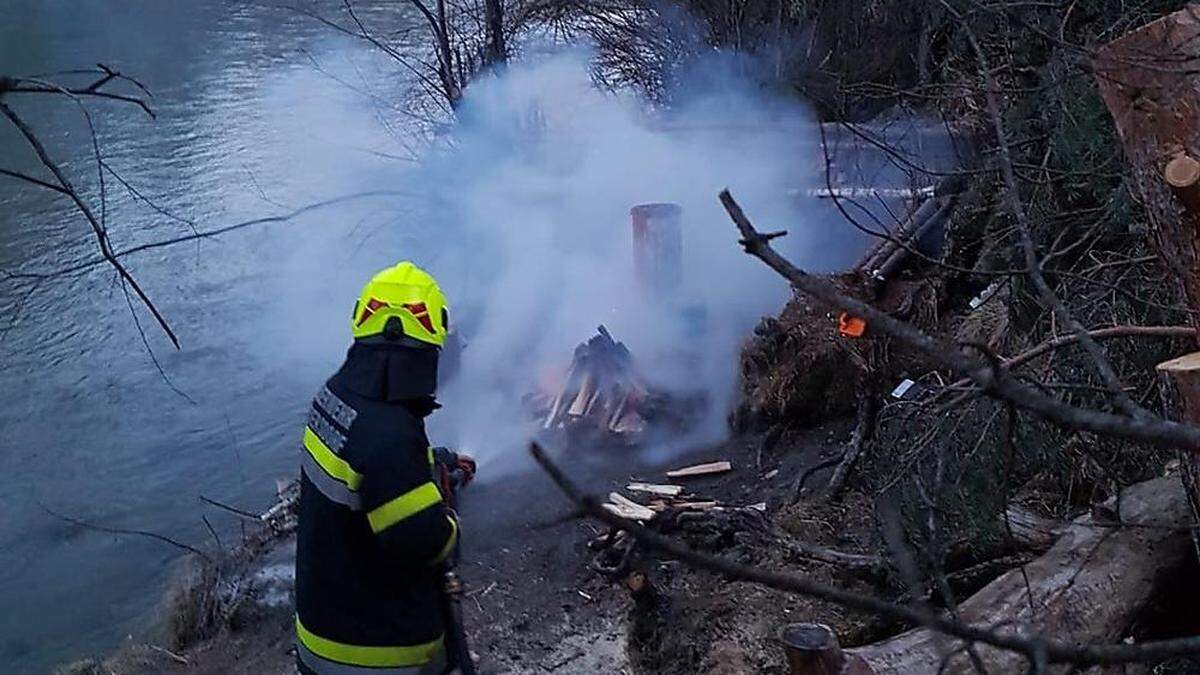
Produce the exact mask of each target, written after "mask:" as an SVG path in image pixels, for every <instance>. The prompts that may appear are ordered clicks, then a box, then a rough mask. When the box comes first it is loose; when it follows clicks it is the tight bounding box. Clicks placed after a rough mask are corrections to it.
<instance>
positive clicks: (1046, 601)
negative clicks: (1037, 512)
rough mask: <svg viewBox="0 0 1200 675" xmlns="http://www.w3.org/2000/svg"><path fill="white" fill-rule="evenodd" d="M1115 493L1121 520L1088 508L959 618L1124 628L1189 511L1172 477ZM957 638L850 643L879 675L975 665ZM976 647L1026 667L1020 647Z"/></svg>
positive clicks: (1015, 626) (1179, 539)
mask: <svg viewBox="0 0 1200 675" xmlns="http://www.w3.org/2000/svg"><path fill="white" fill-rule="evenodd" d="M1119 497H1120V501H1119V503H1117V502H1116V501H1114V503H1113V510H1114V511H1115V512H1117V513H1119V514H1120V523H1121V524H1114V523H1109V522H1096V521H1094V520H1093V517H1092V516H1091V515H1085V516H1082V517H1080V518H1078V519H1076V520H1075V521H1074V522H1073V523H1072V524H1071V525H1069V526H1068V527H1067V528H1066V531H1065V532H1064V533H1063V535H1062V537H1060V538H1059V540H1058V541H1057V542H1056V543H1055V545H1054V546H1053V547H1052V548H1051V549H1050V550H1049V551H1048V552H1047V553H1046V554H1045V555H1043V556H1042V557H1040V558H1038V559H1037V560H1034V561H1033V562H1031V563H1029V564H1028V565H1025V566H1024V567H1023V568H1018V569H1014V570H1010V571H1009V572H1007V573H1005V574H1004V575H1002V576H1001V577H1000V578H998V579H996V580H995V581H993V582H992V583H990V584H988V585H987V586H985V587H984V588H983V589H982V590H981V591H979V592H978V593H976V594H975V595H973V596H971V597H970V598H969V599H967V600H966V601H964V602H962V603H961V604H960V605H959V607H958V614H959V617H960V618H961V620H962V621H963V622H965V623H968V624H972V625H976V626H997V628H996V629H995V630H996V631H997V632H999V633H1002V634H1009V635H1019V636H1030V635H1033V634H1041V635H1045V636H1053V637H1054V638H1055V639H1056V640H1059V641H1066V642H1076V641H1077V642H1081V643H1082V642H1085V643H1097V642H1099V643H1103V642H1117V641H1118V640H1120V639H1121V638H1122V637H1124V635H1125V633H1126V631H1127V630H1128V629H1129V627H1130V626H1131V624H1132V623H1133V622H1134V620H1135V619H1136V618H1137V617H1138V615H1139V613H1140V612H1141V610H1142V609H1143V608H1144V607H1145V606H1146V605H1147V603H1149V602H1150V600H1151V599H1152V598H1153V597H1154V596H1155V594H1156V592H1158V591H1161V590H1164V589H1162V588H1160V587H1159V586H1160V583H1161V582H1162V581H1163V579H1164V578H1165V577H1166V576H1168V574H1169V573H1170V572H1171V571H1172V570H1176V569H1178V567H1179V566H1180V565H1182V564H1184V563H1185V562H1186V560H1187V556H1188V555H1190V553H1191V546H1190V537H1189V536H1188V532H1187V527H1188V525H1189V524H1190V522H1191V520H1190V517H1191V516H1190V511H1189V507H1188V502H1187V499H1186V497H1185V495H1184V491H1183V488H1182V486H1181V484H1180V481H1179V478H1178V477H1177V476H1169V477H1165V478H1156V479H1154V480H1150V481H1146V482H1144V483H1139V484H1137V485H1135V486H1133V487H1130V488H1128V489H1126V490H1125V491H1123V492H1122V493H1121V494H1120V495H1119ZM1114 500H1115V498H1114ZM962 647H963V645H962V643H961V642H958V641H954V640H950V639H948V638H946V637H945V636H944V635H939V634H937V633H935V632H933V631H931V630H928V629H925V628H920V629H915V630H910V631H908V632H906V633H902V634H900V635H897V636H896V637H893V638H890V639H888V640H884V641H882V642H878V643H875V644H873V645H868V646H866V647H861V648H859V649H855V650H849V651H851V652H852V653H853V654H855V655H857V656H859V657H861V658H862V659H863V660H864V661H865V662H866V663H867V664H868V665H869V666H870V667H871V669H872V672H874V673H875V675H892V674H895V675H900V674H901V673H904V674H911V675H920V674H923V673H927V674H929V675H933V674H934V673H971V672H974V668H973V667H972V665H971V662H970V660H969V658H968V657H967V656H966V655H965V654H964V653H963V650H962ZM956 650H957V652H956ZM975 650H976V652H977V653H978V654H979V655H980V657H981V658H982V660H983V662H984V664H985V665H986V666H987V667H988V669H989V671H990V672H995V673H1014V672H1024V670H1025V669H1026V668H1027V665H1028V664H1027V663H1026V661H1025V656H1024V655H1022V654H1019V653H1017V652H1012V651H1004V650H1000V649H996V648H994V647H991V646H988V645H983V644H976V645H975ZM948 654H953V655H949V656H948ZM1069 671H1070V666H1068V665H1052V666H1049V667H1047V669H1046V671H1045V672H1047V673H1066V672H1069Z"/></svg>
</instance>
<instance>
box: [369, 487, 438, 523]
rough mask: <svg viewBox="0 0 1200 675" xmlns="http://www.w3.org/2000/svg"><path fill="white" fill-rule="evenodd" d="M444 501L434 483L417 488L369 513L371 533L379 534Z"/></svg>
mask: <svg viewBox="0 0 1200 675" xmlns="http://www.w3.org/2000/svg"><path fill="white" fill-rule="evenodd" d="M441 501H442V493H441V492H438V489H437V486H436V485H434V484H433V482H432V481H430V482H428V483H425V484H423V485H420V486H418V487H415V488H413V489H411V490H409V491H408V492H405V493H404V494H402V495H400V496H399V497H396V498H395V499H393V500H392V501H390V502H387V503H386V504H384V505H383V506H379V507H377V508H375V509H373V510H371V511H369V512H367V522H369V523H370V524H371V531H372V532H374V533H376V534H379V533H380V532H383V531H384V530H386V529H388V528H389V527H391V526H392V525H395V524H396V523H398V522H400V521H402V520H404V519H405V518H407V517H409V516H411V515H413V514H414V513H419V512H421V511H424V510H425V509H427V508H429V507H431V506H433V505H434V504H437V503H440V502H441Z"/></svg>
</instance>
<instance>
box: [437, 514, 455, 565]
mask: <svg viewBox="0 0 1200 675" xmlns="http://www.w3.org/2000/svg"><path fill="white" fill-rule="evenodd" d="M446 520H449V521H450V536H449V537H447V538H446V545H445V546H443V547H442V552H441V553H438V554H437V557H436V558H434V559H433V562H434V563H440V562H442V561H443V560H445V559H446V558H448V557H449V556H450V552H451V551H453V550H454V545H455V544H457V543H458V521H457V520H455V519H453V518H451V517H450V516H446Z"/></svg>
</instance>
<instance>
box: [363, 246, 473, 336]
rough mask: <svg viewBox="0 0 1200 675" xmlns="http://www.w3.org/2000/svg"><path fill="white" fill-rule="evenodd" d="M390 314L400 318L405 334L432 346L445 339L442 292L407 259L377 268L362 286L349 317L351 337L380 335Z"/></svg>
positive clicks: (434, 281)
mask: <svg viewBox="0 0 1200 675" xmlns="http://www.w3.org/2000/svg"><path fill="white" fill-rule="evenodd" d="M392 317H396V318H397V319H399V320H400V325H401V326H402V327H403V328H404V336H405V337H407V338H411V339H413V340H417V341H419V342H421V343H424V344H426V345H430V346H433V347H441V346H442V345H444V344H445V343H446V329H447V324H448V322H449V318H448V315H447V308H446V296H445V295H443V294H442V289H441V288H439V287H438V283H437V281H436V280H435V279H434V278H433V277H432V276H430V275H429V273H428V272H426V271H425V270H423V269H421V268H420V267H417V266H416V265H414V264H412V263H411V262H408V261H407V260H405V261H404V262H401V263H398V264H396V265H395V266H394V267H389V268H387V269H385V270H383V271H381V272H379V273H378V274H376V275H375V276H373V277H371V280H370V281H368V282H367V285H366V286H364V287H363V290H362V295H360V296H359V298H358V302H356V303H355V304H354V316H353V317H351V320H350V329H351V331H352V332H353V333H354V339H356V340H361V339H363V338H368V337H372V336H375V335H382V334H383V333H384V328H385V327H386V326H387V325H388V323H389V320H390V319H391V318H392ZM392 325H393V326H394V325H395V323H394V322H392ZM417 346H419V345H417Z"/></svg>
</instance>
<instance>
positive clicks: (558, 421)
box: [526, 325, 704, 446]
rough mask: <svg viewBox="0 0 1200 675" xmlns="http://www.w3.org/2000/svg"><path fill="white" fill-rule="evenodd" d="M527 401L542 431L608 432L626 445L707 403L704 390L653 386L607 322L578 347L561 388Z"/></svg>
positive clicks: (576, 437)
mask: <svg viewBox="0 0 1200 675" xmlns="http://www.w3.org/2000/svg"><path fill="white" fill-rule="evenodd" d="M526 400H527V404H528V405H529V406H530V407H532V410H533V412H534V414H535V416H536V417H538V418H539V419H541V426H542V429H544V430H547V431H560V432H565V434H568V435H569V436H570V437H571V438H572V440H580V438H590V440H595V438H596V437H605V438H606V440H616V441H618V442H620V443H623V444H628V446H634V444H637V443H638V442H640V441H641V440H642V438H643V436H644V434H646V432H647V431H648V429H649V428H650V426H652V425H653V424H664V425H668V426H683V425H685V424H686V423H688V422H689V420H691V419H694V417H695V414H696V413H697V412H698V411H701V410H702V408H703V405H704V396H703V394H702V393H695V394H690V395H688V394H677V393H668V392H665V390H661V389H656V388H654V387H653V386H650V384H649V383H648V382H647V381H646V380H644V378H643V377H642V376H641V374H640V372H638V371H637V368H636V365H635V363H634V357H632V354H631V353H630V352H629V348H628V347H625V345H624V344H623V342H618V341H617V340H614V339H613V336H612V334H611V333H608V329H607V328H605V327H604V325H600V327H599V328H598V329H596V334H595V335H594V336H592V337H590V339H589V340H588V341H586V342H583V344H581V345H580V346H578V347H576V348H575V356H574V358H572V359H571V365H570V368H569V369H568V370H566V375H565V377H564V378H563V386H562V387H560V388H558V389H557V390H556V392H548V393H547V392H544V393H540V394H534V395H530V396H527V399H526Z"/></svg>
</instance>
